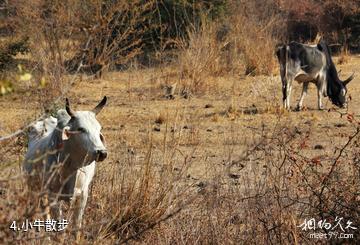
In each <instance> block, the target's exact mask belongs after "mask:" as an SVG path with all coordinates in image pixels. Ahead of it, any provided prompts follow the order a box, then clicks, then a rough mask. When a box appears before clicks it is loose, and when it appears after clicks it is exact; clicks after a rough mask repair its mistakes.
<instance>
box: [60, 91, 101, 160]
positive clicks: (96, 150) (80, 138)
mask: <svg viewBox="0 0 360 245" xmlns="http://www.w3.org/2000/svg"><path fill="white" fill-rule="evenodd" d="M106 100H107V98H106V96H105V97H104V98H103V99H102V100H101V102H100V103H99V104H98V105H97V106H96V107H95V108H94V109H93V110H92V111H73V110H72V109H71V108H70V104H69V100H68V99H66V112H67V114H69V116H70V117H71V119H70V120H69V121H68V123H67V124H66V126H65V127H64V128H63V130H62V140H63V142H64V148H65V149H64V150H65V151H66V152H68V153H69V155H70V156H71V157H72V158H73V160H76V161H81V162H82V164H84V165H86V164H89V163H91V162H93V161H104V159H105V158H106V157H107V150H106V148H105V145H104V144H105V138H104V136H103V135H102V133H101V126H100V124H99V122H98V121H97V120H96V115H97V114H98V113H99V112H100V111H101V110H102V108H103V107H104V106H105V104H106ZM74 158H75V159H74Z"/></svg>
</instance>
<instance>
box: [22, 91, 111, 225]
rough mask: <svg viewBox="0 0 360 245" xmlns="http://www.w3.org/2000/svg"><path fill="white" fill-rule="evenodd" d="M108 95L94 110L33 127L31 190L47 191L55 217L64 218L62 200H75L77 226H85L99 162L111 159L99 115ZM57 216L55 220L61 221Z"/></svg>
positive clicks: (27, 167) (63, 114) (65, 113)
mask: <svg viewBox="0 0 360 245" xmlns="http://www.w3.org/2000/svg"><path fill="white" fill-rule="evenodd" d="M106 100H107V98H106V96H105V97H104V98H103V100H102V101H101V102H100V103H99V104H98V105H97V106H96V107H95V108H94V109H93V110H92V111H73V110H72V109H71V108H70V105H69V101H68V100H66V110H63V109H61V110H59V111H58V112H57V116H56V118H55V117H49V118H46V119H44V120H42V121H39V122H37V123H35V124H34V125H33V128H32V130H31V132H30V134H29V147H28V152H27V153H26V156H25V161H24V164H23V168H24V171H25V172H26V173H27V177H28V184H29V187H30V189H32V190H35V191H41V190H42V191H44V190H45V191H46V192H47V193H48V195H49V197H50V201H51V205H50V206H52V208H51V213H52V216H53V217H55V216H57V217H59V216H61V209H60V206H59V202H57V200H58V199H62V200H65V201H70V200H71V201H72V207H73V209H74V213H73V216H72V217H73V218H72V220H73V223H74V225H75V226H77V227H80V226H81V220H82V216H83V213H84V210H85V206H86V202H87V197H88V191H89V185H90V183H91V180H92V178H93V176H94V174H95V162H99V161H103V160H104V159H105V158H106V157H107V151H106V148H105V145H104V136H103V135H102V134H101V126H100V124H99V122H98V121H97V120H96V117H95V116H96V115H97V114H98V113H99V112H100V111H101V110H102V108H103V107H104V106H105V104H106ZM57 217H55V218H57Z"/></svg>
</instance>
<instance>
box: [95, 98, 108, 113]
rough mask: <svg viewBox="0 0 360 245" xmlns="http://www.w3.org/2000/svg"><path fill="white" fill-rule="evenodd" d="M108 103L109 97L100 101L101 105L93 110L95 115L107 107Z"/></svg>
mask: <svg viewBox="0 0 360 245" xmlns="http://www.w3.org/2000/svg"><path fill="white" fill-rule="evenodd" d="M106 101H107V97H106V96H104V98H103V99H102V100H101V101H100V103H99V104H98V105H97V106H96V107H95V108H94V109H93V110H92V111H93V112H94V113H95V115H97V114H98V113H99V112H100V111H101V110H102V108H103V107H104V106H105V105H106Z"/></svg>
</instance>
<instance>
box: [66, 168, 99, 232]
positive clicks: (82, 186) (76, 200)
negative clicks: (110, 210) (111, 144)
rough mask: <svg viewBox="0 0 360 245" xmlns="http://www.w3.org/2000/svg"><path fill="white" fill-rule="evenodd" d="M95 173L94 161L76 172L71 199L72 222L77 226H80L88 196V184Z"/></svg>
mask: <svg viewBox="0 0 360 245" xmlns="http://www.w3.org/2000/svg"><path fill="white" fill-rule="evenodd" d="M94 174H95V162H93V163H91V164H90V165H88V166H85V167H82V168H81V169H79V170H78V171H77V173H76V181H75V186H74V195H73V200H72V205H71V206H72V208H73V216H72V222H73V224H74V225H76V227H77V228H80V227H81V223H82V218H83V215H84V211H85V207H86V202H87V198H88V192H89V185H90V183H91V180H92V178H93V176H94Z"/></svg>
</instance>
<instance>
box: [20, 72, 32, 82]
mask: <svg viewBox="0 0 360 245" xmlns="http://www.w3.org/2000/svg"><path fill="white" fill-rule="evenodd" d="M31 78H32V75H31V74H30V73H24V74H22V75H20V79H19V80H20V81H29V80H30V79H31Z"/></svg>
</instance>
